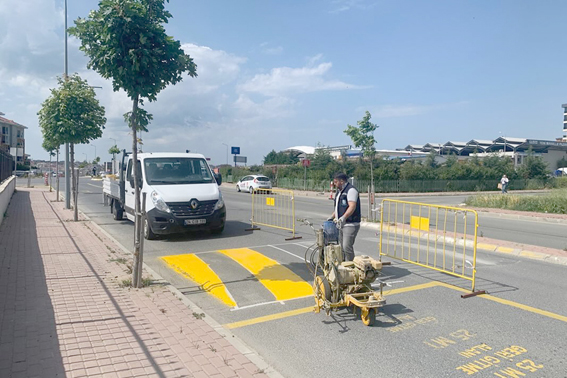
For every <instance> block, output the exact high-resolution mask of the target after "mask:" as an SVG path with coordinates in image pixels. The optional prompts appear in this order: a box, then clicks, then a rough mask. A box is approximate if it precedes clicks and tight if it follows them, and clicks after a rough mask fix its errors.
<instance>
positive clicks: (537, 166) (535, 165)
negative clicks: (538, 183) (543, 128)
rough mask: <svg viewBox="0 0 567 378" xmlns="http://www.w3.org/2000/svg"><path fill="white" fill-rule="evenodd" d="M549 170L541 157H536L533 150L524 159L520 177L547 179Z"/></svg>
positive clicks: (519, 172)
mask: <svg viewBox="0 0 567 378" xmlns="http://www.w3.org/2000/svg"><path fill="white" fill-rule="evenodd" d="M548 173H549V169H548V167H547V163H546V162H545V161H544V160H543V158H542V157H541V156H535V155H534V152H533V150H532V148H531V147H530V149H529V150H528V154H527V155H526V157H525V158H524V164H522V165H521V166H520V167H519V168H518V175H519V176H520V177H522V178H524V179H545V178H547V174H548Z"/></svg>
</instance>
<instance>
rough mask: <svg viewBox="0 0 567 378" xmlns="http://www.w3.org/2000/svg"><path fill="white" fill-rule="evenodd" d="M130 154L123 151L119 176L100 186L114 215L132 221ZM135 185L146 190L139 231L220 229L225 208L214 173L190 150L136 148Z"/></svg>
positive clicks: (150, 235) (153, 233) (152, 236)
mask: <svg viewBox="0 0 567 378" xmlns="http://www.w3.org/2000/svg"><path fill="white" fill-rule="evenodd" d="M132 166H133V163H132V155H131V154H128V153H126V152H124V154H123V158H122V169H121V170H120V177H119V180H116V179H114V180H113V179H112V178H110V177H106V178H105V180H104V185H103V194H104V196H105V203H108V202H109V204H110V206H111V211H112V213H113V214H114V219H117V220H119V219H122V217H123V215H124V213H126V217H127V218H128V219H129V220H131V221H134V220H135V217H134V198H135V197H134V196H135V192H134V175H133V174H132V169H133V168H132ZM138 172H141V175H138V176H139V186H140V188H141V193H142V194H141V197H140V198H143V193H146V214H147V216H146V221H145V222H144V236H145V238H146V239H150V240H151V239H155V238H156V236H157V235H166V234H172V233H180V232H185V231H189V230H199V229H206V230H210V231H211V232H212V233H221V232H222V231H223V230H224V225H225V221H226V207H225V204H224V201H223V198H222V194H221V192H220V189H219V185H220V176H218V175H215V174H214V173H213V172H212V170H211V168H210V167H209V165H208V164H207V161H206V159H205V157H204V156H203V155H201V154H193V153H170V152H159V153H139V154H138Z"/></svg>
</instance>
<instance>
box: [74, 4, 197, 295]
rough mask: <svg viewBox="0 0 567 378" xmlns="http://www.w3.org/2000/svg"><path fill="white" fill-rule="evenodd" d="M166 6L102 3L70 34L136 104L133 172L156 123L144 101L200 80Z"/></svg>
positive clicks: (137, 272)
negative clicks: (170, 25)
mask: <svg viewBox="0 0 567 378" xmlns="http://www.w3.org/2000/svg"><path fill="white" fill-rule="evenodd" d="M165 1H169V0H101V1H100V3H99V9H98V10H94V11H91V12H90V13H89V16H88V18H86V19H83V18H79V19H77V20H76V21H75V25H76V26H75V27H73V28H70V30H69V32H70V33H71V35H74V36H76V37H77V38H79V40H80V41H81V47H80V49H81V50H82V51H83V52H84V53H85V54H86V55H87V56H88V58H89V62H88V65H87V67H88V68H91V69H93V70H95V71H96V72H98V73H99V74H100V75H101V76H102V77H104V78H105V79H111V80H112V87H113V89H114V91H118V90H120V89H122V90H124V91H125V92H126V94H127V95H128V97H129V98H130V99H131V100H132V111H131V112H129V113H126V114H125V118H126V119H127V121H128V125H129V127H130V129H131V132H132V158H133V161H134V167H136V166H137V165H136V162H137V161H138V150H137V147H138V143H137V142H138V136H137V132H138V131H141V130H143V131H147V126H148V124H149V122H150V121H151V119H152V117H151V115H150V114H148V113H147V112H146V111H145V110H144V109H142V108H141V106H143V100H144V99H147V100H149V101H155V100H156V99H157V95H158V93H159V92H160V91H161V90H163V89H165V88H166V87H167V86H168V85H169V84H176V83H178V82H180V81H181V80H182V75H183V73H187V74H188V75H189V76H191V77H196V76H197V66H196V65H195V63H194V62H193V59H192V58H191V57H190V56H189V55H187V54H185V52H184V51H183V49H182V48H181V43H180V42H179V41H176V40H174V39H173V38H172V37H170V36H168V35H167V34H166V32H165V27H164V24H166V23H167V22H168V19H169V18H171V17H172V15H171V13H169V12H168V11H166V10H165V4H164V3H165ZM139 175H140V172H138V170H137V169H134V170H133V176H134V183H135V186H134V191H135V201H134V202H135V213H136V221H135V227H134V229H135V231H134V249H135V250H134V269H133V279H132V283H133V286H134V287H140V284H141V265H142V259H143V257H142V256H141V253H140V237H141V236H142V225H141V217H140V182H141V180H140V178H139ZM144 226H145V227H149V225H148V224H145V225H144Z"/></svg>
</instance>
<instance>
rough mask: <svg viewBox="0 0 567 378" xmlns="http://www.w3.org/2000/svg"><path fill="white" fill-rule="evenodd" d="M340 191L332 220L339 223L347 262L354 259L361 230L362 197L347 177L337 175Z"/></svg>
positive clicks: (340, 237) (336, 182) (340, 239)
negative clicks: (355, 243) (357, 236)
mask: <svg viewBox="0 0 567 378" xmlns="http://www.w3.org/2000/svg"><path fill="white" fill-rule="evenodd" d="M334 184H335V187H336V188H337V189H338V190H337V194H336V196H335V211H334V212H333V215H331V218H329V219H330V220H333V219H334V220H335V221H336V222H337V228H338V229H339V244H340V245H341V248H342V250H343V255H344V259H345V261H352V260H353V259H354V241H355V239H356V235H357V234H358V230H360V220H361V211H360V197H359V196H358V190H356V188H355V187H354V186H352V185H351V184H350V183H349V182H348V178H347V175H346V174H344V173H337V174H336V175H335V179H334Z"/></svg>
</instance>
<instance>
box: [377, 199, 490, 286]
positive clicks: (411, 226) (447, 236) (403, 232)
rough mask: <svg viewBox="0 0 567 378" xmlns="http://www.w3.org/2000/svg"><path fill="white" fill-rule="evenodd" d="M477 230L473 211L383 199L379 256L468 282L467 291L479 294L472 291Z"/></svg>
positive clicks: (476, 217) (474, 274)
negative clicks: (468, 287)
mask: <svg viewBox="0 0 567 378" xmlns="http://www.w3.org/2000/svg"><path fill="white" fill-rule="evenodd" d="M477 230H478V214H477V212H476V211H474V210H469V209H462V208H458V207H451V206H439V205H429V204H425V203H418V202H408V201H398V200H390V199H385V200H383V201H382V215H381V217H380V245H379V248H380V256H388V257H391V258H395V259H399V260H402V261H405V262H409V263H412V264H415V265H419V266H421V267H426V268H430V269H434V270H436V271H439V272H443V273H446V274H449V275H452V276H455V277H459V278H463V279H465V280H469V281H471V285H472V287H471V291H472V292H473V293H475V294H479V293H481V292H475V277H476V244H477ZM463 297H466V296H463Z"/></svg>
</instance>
